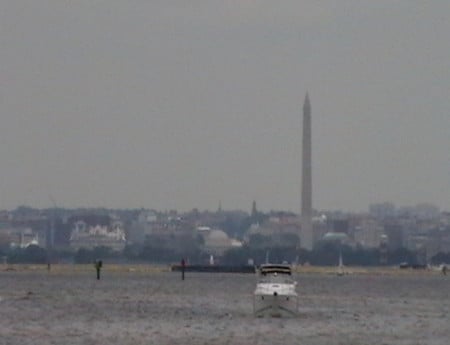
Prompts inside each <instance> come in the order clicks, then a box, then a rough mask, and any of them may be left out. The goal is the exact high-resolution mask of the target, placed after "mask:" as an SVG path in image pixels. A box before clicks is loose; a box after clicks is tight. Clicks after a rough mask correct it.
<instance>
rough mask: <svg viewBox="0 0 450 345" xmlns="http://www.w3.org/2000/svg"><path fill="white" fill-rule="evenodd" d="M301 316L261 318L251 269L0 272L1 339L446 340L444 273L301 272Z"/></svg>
mask: <svg viewBox="0 0 450 345" xmlns="http://www.w3.org/2000/svg"><path fill="white" fill-rule="evenodd" d="M295 278H296V280H297V281H298V282H299V287H298V292H299V299H300V309H299V310H300V313H299V316H298V317H295V318H285V319H271V318H262V319H261V318H254V317H253V314H252V311H253V305H252V293H253V290H254V287H255V283H256V280H255V276H254V275H251V274H217V273H216V274H208V273H187V274H186V279H185V280H184V281H182V280H181V277H180V273H169V272H165V273H143V272H108V269H107V268H105V269H104V270H103V271H102V279H101V280H100V281H97V280H96V278H95V270H94V269H92V271H85V272H67V273H61V272H59V273H53V272H52V273H50V274H48V273H46V272H44V271H42V272H41V271H39V272H18V271H12V272H0V318H1V322H0V334H1V338H0V344H21V345H22V344H35V345H36V344H37V345H38V344H68V345H70V344H108V345H109V344H215V345H221V344H271V345H273V344H283V345H284V344H300V343H301V344H448V340H447V336H448V334H449V331H450V326H449V321H450V314H449V310H450V303H449V300H448V298H447V294H448V290H449V287H450V280H449V278H448V277H446V276H442V275H438V274H433V273H429V274H424V273H411V274H402V275H399V276H396V275H375V274H374V275H347V276H343V277H337V276H335V275H325V274H322V275H319V274H304V275H299V276H296V277H295Z"/></svg>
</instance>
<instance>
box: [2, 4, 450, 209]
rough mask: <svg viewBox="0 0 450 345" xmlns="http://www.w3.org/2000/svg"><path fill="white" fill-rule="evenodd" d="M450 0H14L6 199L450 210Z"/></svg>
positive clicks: (7, 57) (41, 203)
mask: <svg viewBox="0 0 450 345" xmlns="http://www.w3.org/2000/svg"><path fill="white" fill-rule="evenodd" d="M449 33H450V1H448V0H442V1H439V0H434V1H422V0H420V1H413V0H405V1H393V0H386V1H383V0H377V1H372V0H370V1H361V0H355V1H345V0H336V1H316V0H311V1H299V0H292V1H269V0H268V1H256V0H240V1H238V0H234V1H232V0H223V1H213V0H205V1H192V0H190V1H186V0H180V1H169V0H160V1H156V0H155V1H151V0H139V1H138V0H135V1H133V0H128V1H123V0H120V1H119V0H117V1H115V0H104V1H100V0H98V1H93V0H89V1H82V0H77V1H69V0H66V1H63V0H55V1H45V0H39V1H36V0H29V1H21V0H17V1H8V0H0V119H1V126H0V162H1V164H0V208H6V209H12V208H15V207H16V206H18V205H23V204H26V205H29V206H33V207H39V208H41V207H49V206H52V202H51V201H50V196H51V197H52V198H53V199H55V201H56V203H57V204H58V206H62V207H79V206H103V207H118V208H134V207H146V208H156V209H160V210H164V209H172V208H175V209H178V210H181V211H186V210H190V209H192V208H194V207H197V208H199V209H202V210H203V209H210V210H215V209H217V207H218V205H219V202H221V204H222V207H223V208H224V209H238V208H240V209H246V210H250V208H251V203H252V201H253V200H256V202H257V205H258V208H259V209H261V210H265V211H267V210H270V209H276V210H281V209H283V210H292V211H294V212H298V210H299V209H300V181H301V178H300V177H301V115H302V114H301V110H302V105H303V100H304V97H305V93H306V92H307V91H308V93H309V96H310V99H311V105H312V122H313V206H314V208H317V209H333V210H335V209H342V210H349V211H363V210H367V208H368V205H369V204H370V203H375V202H383V201H392V202H394V203H395V204H397V205H399V206H401V205H415V204H417V203H420V202H430V203H434V204H436V205H438V206H439V207H440V208H441V209H444V210H449V209H450V41H449V38H448V34H449Z"/></svg>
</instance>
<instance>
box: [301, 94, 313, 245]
mask: <svg viewBox="0 0 450 345" xmlns="http://www.w3.org/2000/svg"><path fill="white" fill-rule="evenodd" d="M313 244H314V243H313V227H312V173H311V104H310V103H309V97H308V93H307V94H306V97H305V103H304V104H303V146H302V212H301V236H300V245H301V247H302V248H304V249H307V250H312V249H313Z"/></svg>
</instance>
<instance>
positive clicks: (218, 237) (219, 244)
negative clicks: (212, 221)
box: [197, 227, 233, 256]
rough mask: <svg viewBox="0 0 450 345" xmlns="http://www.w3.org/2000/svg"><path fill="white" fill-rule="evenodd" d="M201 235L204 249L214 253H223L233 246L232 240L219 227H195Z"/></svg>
mask: <svg viewBox="0 0 450 345" xmlns="http://www.w3.org/2000/svg"><path fill="white" fill-rule="evenodd" d="M197 230H198V232H199V234H200V235H201V236H202V237H203V240H204V243H205V250H206V251H207V252H208V253H210V254H214V255H219V256H220V255H223V253H224V252H225V251H226V250H228V249H230V248H231V247H232V246H233V241H232V239H231V238H229V237H228V235H227V234H226V233H225V232H224V231H222V230H219V229H211V228H209V227H200V228H198V229H197Z"/></svg>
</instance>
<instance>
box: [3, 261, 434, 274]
mask: <svg viewBox="0 0 450 345" xmlns="http://www.w3.org/2000/svg"><path fill="white" fill-rule="evenodd" d="M171 266H172V265H171V264H142V263H141V264H108V263H105V264H104V267H103V269H102V271H103V272H115V273H164V272H171ZM0 271H1V272H48V273H49V274H52V273H60V274H64V273H76V272H80V273H82V272H88V271H93V272H94V271H95V267H94V265H93V264H52V265H51V269H50V271H48V267H47V264H6V265H0ZM294 272H295V273H296V274H336V273H337V267H336V266H308V265H303V266H294ZM343 272H344V275H355V274H356V275H362V274H369V275H394V274H395V275H399V274H402V275H403V274H407V275H410V274H430V273H434V274H436V273H439V272H438V271H437V270H436V269H428V268H427V269H411V268H407V269H400V268H399V267H398V266H374V267H363V266H350V267H344V269H343Z"/></svg>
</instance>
